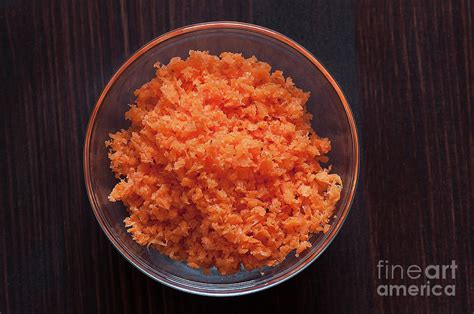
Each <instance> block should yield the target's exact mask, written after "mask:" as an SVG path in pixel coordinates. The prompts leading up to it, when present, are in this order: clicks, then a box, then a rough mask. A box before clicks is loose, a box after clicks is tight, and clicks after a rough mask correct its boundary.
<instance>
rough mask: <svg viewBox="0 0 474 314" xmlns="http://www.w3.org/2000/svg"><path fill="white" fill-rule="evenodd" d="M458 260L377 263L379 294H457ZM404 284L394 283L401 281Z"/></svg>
mask: <svg viewBox="0 0 474 314" xmlns="http://www.w3.org/2000/svg"><path fill="white" fill-rule="evenodd" d="M457 268H458V266H457V265H456V261H454V260H453V261H451V263H450V264H447V265H436V264H433V265H427V266H425V267H421V266H419V265H409V266H402V265H395V264H391V263H390V262H389V261H387V260H379V261H378V263H377V276H378V280H379V282H382V283H381V284H379V285H378V286H377V294H378V295H379V296H424V297H429V296H455V295H456V285H455V284H454V280H455V279H456V269H457ZM399 282H401V283H402V284H393V283H399Z"/></svg>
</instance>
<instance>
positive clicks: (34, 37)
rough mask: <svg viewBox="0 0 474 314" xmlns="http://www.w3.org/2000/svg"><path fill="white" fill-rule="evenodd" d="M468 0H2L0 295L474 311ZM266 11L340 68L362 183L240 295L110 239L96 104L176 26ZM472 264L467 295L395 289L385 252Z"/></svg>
mask: <svg viewBox="0 0 474 314" xmlns="http://www.w3.org/2000/svg"><path fill="white" fill-rule="evenodd" d="M472 12H473V8H472V3H471V2H470V1H469V0H464V1H454V0H448V1H433V2H429V5H428V4H427V3H426V2H425V3H422V2H421V1H420V2H418V3H414V2H403V1H402V2H393V1H375V0H372V1H370V0H361V1H358V2H355V3H352V2H351V1H330V2H329V1H297V2H296V1H295V2H290V1H249V0H243V1H223V0H221V1H196V0H193V1H172V0H168V1H125V0H121V1H112V0H105V1H94V0H89V1H87V0H84V1H78V0H73V1H44V2H41V1H38V2H35V1H31V2H30V1H18V2H17V1H7V2H4V3H3V2H2V3H1V4H0V42H1V44H2V49H1V50H0V60H1V66H2V71H0V77H1V84H0V86H1V87H0V88H1V89H0V92H1V93H0V95H1V96H2V98H3V101H2V114H1V120H0V121H1V125H0V156H1V163H0V170H1V171H2V173H3V175H2V177H1V179H0V191H1V193H0V206H1V208H0V219H1V221H2V222H3V227H2V228H0V266H1V274H0V312H1V313H2V314H3V313H46V312H52V313H69V312H72V313H134V312H136V313H146V312H150V313H155V312H156V313H221V312H224V313H246V312H249V313H251V312H252V310H253V309H255V306H256V305H257V306H258V307H259V308H262V309H265V311H268V312H270V311H272V312H275V313H316V312H323V313H326V312H330V313H382V312H387V313H408V312H416V313H428V312H439V313H472V311H473V310H474V305H473V298H474V296H473V295H474V287H473V285H474V283H473V280H472V278H474V268H473V243H472V241H473V240H472V239H473V237H472V234H474V230H473V227H472V225H473V224H472V205H473V199H472V195H473V194H474V193H473V192H474V188H473V180H472V178H473V172H472V167H473V152H472V147H474V142H473V140H472V100H473V98H474V93H473V80H472V75H473V73H474V68H473V67H474V65H473V51H472V49H473V47H472V39H473V35H472V31H473V25H472V20H473V18H472ZM210 20H239V21H244V22H252V23H256V24H259V25H263V26H267V27H270V28H273V29H275V30H277V31H280V32H282V33H284V34H286V35H288V36H290V37H292V38H293V39H295V40H296V41H298V42H300V43H301V44H303V46H305V47H306V48H308V49H309V50H310V51H312V52H313V53H314V54H315V55H316V56H317V57H318V59H320V60H321V61H322V63H323V64H324V65H326V66H327V68H328V69H329V71H330V72H331V73H332V74H333V75H334V77H335V78H336V80H337V81H338V82H340V84H341V85H342V88H343V90H344V92H345V93H346V95H347V97H348V99H349V102H350V103H351V105H352V108H353V110H354V112H355V115H356V118H357V121H358V127H359V131H360V133H361V140H362V142H361V145H362V147H361V149H362V159H361V162H362V168H361V171H362V172H361V181H360V185H359V190H358V196H357V199H356V201H355V203H354V206H353V208H352V210H351V213H350V215H349V218H348V220H347V222H346V224H345V225H344V228H343V229H342V231H341V233H340V234H339V235H338V237H337V238H336V240H335V241H334V243H333V244H332V245H331V247H330V248H329V249H328V250H327V251H326V252H325V253H324V254H323V255H322V257H321V258H320V259H318V261H316V262H315V264H313V265H312V266H311V267H310V268H309V269H307V270H305V271H304V272H303V273H302V274H300V275H298V276H297V277H296V278H293V279H291V280H289V281H288V282H285V283H283V284H281V285H279V286H277V287H274V288H272V289H270V290H267V291H264V292H261V293H258V294H255V295H251V296H245V297H240V298H227V299H213V298H206V297H198V296H192V295H188V294H184V293H181V292H178V291H175V290H173V289H170V288H167V287H164V286H163V285H161V284H158V283H156V282H154V281H152V280H151V279H149V278H147V277H146V276H145V275H143V274H141V273H140V272H139V271H138V270H136V269H135V268H134V267H133V266H131V265H130V264H129V263H128V262H126V261H125V259H124V258H123V257H121V256H120V254H119V253H118V252H116V251H115V249H114V248H113V247H112V245H111V244H110V243H109V242H108V240H107V239H106V237H105V235H104V234H103V232H102V231H101V229H100V227H99V225H98V223H97V222H96V220H95V218H94V215H93V213H92V211H91V210H90V206H89V203H88V200H87V196H86V192H85V188H84V182H83V178H82V148H83V141H84V135H85V129H86V125H87V121H88V118H89V114H90V112H91V110H92V107H93V105H94V103H95V101H96V99H97V97H98V95H99V93H100V91H101V89H102V88H103V87H104V86H105V84H106V83H107V81H108V79H109V78H110V77H111V76H112V74H113V73H114V71H115V70H117V69H118V67H119V66H120V65H121V63H122V62H123V61H124V60H125V59H126V58H127V57H128V56H130V55H131V54H132V53H133V52H134V51H135V50H137V49H138V48H139V47H141V46H142V45H144V44H145V43H146V42H148V41H149V40H151V39H153V38H155V37H157V36H158V35H160V34H162V33H164V32H166V31H169V30H171V29H173V28H176V27H179V26H183V25H187V24H192V23H197V22H203V21H210ZM379 259H388V260H390V262H392V263H397V264H404V265H409V264H419V265H427V264H444V263H449V262H450V261H451V260H453V259H454V260H456V262H457V264H458V265H459V271H458V276H457V278H456V282H455V283H456V289H457V290H456V293H457V296H456V297H455V298H448V297H437V298H433V297H416V298H415V297H405V298H396V297H393V298H384V297H379V296H377V294H376V287H377V285H378V284H379V283H380V282H379V280H378V279H377V274H376V264H377V261H378V260H379Z"/></svg>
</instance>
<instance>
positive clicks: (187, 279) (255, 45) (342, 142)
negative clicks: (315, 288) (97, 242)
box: [84, 22, 359, 296]
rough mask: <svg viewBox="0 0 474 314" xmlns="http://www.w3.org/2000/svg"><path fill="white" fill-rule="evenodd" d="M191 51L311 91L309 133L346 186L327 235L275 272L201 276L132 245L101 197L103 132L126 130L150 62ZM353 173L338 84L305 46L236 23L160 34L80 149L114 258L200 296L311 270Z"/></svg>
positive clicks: (106, 187) (118, 210)
mask: <svg viewBox="0 0 474 314" xmlns="http://www.w3.org/2000/svg"><path fill="white" fill-rule="evenodd" d="M189 50H207V51H209V52H210V53H212V54H219V53H220V52H223V51H230V52H240V53H242V54H243V55H244V56H245V57H250V56H252V55H255V56H256V57H257V58H258V60H260V61H265V62H268V63H269V64H270V65H271V66H272V68H273V70H275V69H279V70H283V73H284V75H285V76H290V77H292V78H293V80H294V81H295V83H296V85H297V86H298V87H300V88H302V89H303V90H305V91H310V92H311V97H310V99H309V102H308V110H309V111H311V113H313V115H314V121H313V128H314V129H315V131H316V133H317V134H318V135H320V136H322V137H329V138H330V139H331V142H332V151H331V153H330V154H329V157H330V164H332V166H333V172H335V173H338V174H339V175H340V176H341V177H342V180H343V184H344V188H343V190H342V195H341V199H340V201H339V203H338V205H337V212H336V216H335V218H334V219H333V221H332V223H331V228H330V230H329V232H327V233H326V234H317V235H314V236H313V237H312V239H311V243H312V247H311V248H310V249H307V250H306V251H304V252H303V253H302V254H300V256H299V257H295V256H294V254H291V255H289V256H288V257H287V258H286V259H285V260H284V261H283V262H282V263H280V264H279V265H277V266H275V267H268V268H263V269H260V270H256V271H245V270H243V271H240V272H239V273H237V274H234V275H230V276H221V275H219V274H218V273H217V271H215V270H213V271H211V274H210V275H205V274H203V273H202V272H201V271H199V270H195V269H192V268H190V267H188V266H187V265H186V264H185V263H181V262H176V261H173V260H171V259H169V258H168V257H166V256H163V255H161V254H160V253H158V252H157V251H155V250H153V249H147V248H146V247H143V246H140V245H138V244H137V243H135V242H134V241H133V240H132V238H131V236H130V235H129V234H128V233H127V232H126V229H125V227H124V224H123V220H124V218H125V217H126V214H127V213H126V210H125V208H124V206H123V205H122V204H121V203H112V202H110V201H109V200H108V199H107V196H108V195H109V193H110V191H111V190H112V188H113V186H114V185H115V183H116V182H117V180H116V179H115V177H114V175H113V174H112V171H111V170H110V168H109V160H108V158H107V149H106V147H105V146H104V142H105V141H106V140H107V139H108V134H109V133H113V132H116V131H117V130H119V129H121V128H127V127H128V124H129V123H128V122H127V121H126V120H125V118H124V113H125V112H126V111H127V110H128V109H129V106H128V105H129V104H130V103H133V101H134V96H133V91H134V90H135V89H137V88H138V87H140V86H141V85H142V84H144V83H145V82H147V81H149V80H150V79H151V78H152V77H153V76H154V73H155V71H154V68H153V64H154V63H155V62H156V61H160V62H161V63H167V62H168V61H169V60H170V58H172V57H176V56H180V57H182V58H185V57H186V56H187V55H188V51H189ZM358 169H359V156H358V139H357V132H356V127H355V123H354V118H353V116H352V112H351V109H350V107H349V105H348V103H347V101H346V99H345V97H344V95H343V93H342V91H341V89H340V88H339V86H338V85H337V83H336V82H335V81H334V79H333V78H332V77H331V76H330V75H329V73H328V72H327V71H326V69H324V67H323V66H322V65H321V64H320V63H319V62H318V61H317V60H316V59H315V58H314V57H313V56H312V55H311V54H310V53H309V52H308V51H307V50H306V49H304V48H303V47H301V46H300V45H298V44H297V43H295V42H294V41H292V40H291V39H289V38H287V37H285V36H283V35H281V34H279V33H277V32H275V31H272V30H270V29H266V28H263V27H259V26H255V25H251V24H244V23H237V22H212V23H204V24H197V25H191V26H188V27H183V28H180V29H177V30H174V31H171V32H169V33H166V34H164V35H162V36H160V37H158V38H156V39H155V40H153V41H151V42H150V43H148V44H147V45H145V46H144V47H143V48H141V49H140V50H138V51H137V52H136V53H135V54H134V55H133V56H132V57H131V58H130V59H128V60H127V61H126V62H125V63H124V64H123V65H122V67H121V68H120V69H119V70H118V71H117V73H115V75H114V76H113V77H112V79H111V80H110V81H109V83H108V84H107V86H106V87H105V89H104V91H103V92H102V94H101V95H100V98H99V100H98V101H97V104H96V106H95V108H94V110H93V112H92V115H91V118H90V121H89V125H88V128H87V134H86V139H85V146H84V177H85V183H86V186H87V192H88V195H89V200H90V202H91V205H92V209H93V210H94V214H95V216H96V217H97V220H98V221H99V224H100V225H101V227H102V229H103V230H104V232H105V233H106V235H107V237H108V238H109V239H110V241H111V242H112V243H113V245H114V246H115V247H116V248H117V249H118V250H119V252H120V253H121V254H122V255H123V256H124V257H125V258H126V259H127V260H129V261H130V263H132V264H133V265H135V266H136V267H137V268H138V269H140V270H141V271H142V272H143V273H145V274H146V275H148V276H150V277H151V278H153V279H155V280H157V281H159V282H161V283H163V284H165V285H168V286H170V287H173V288H176V289H179V290H182V291H186V292H190V293H195V294H201V295H211V296H230V295H242V294H247V293H251V292H255V291H259V290H263V289H265V288H269V287H271V286H274V285H276V284H278V283H281V282H283V281H285V280H287V279H289V278H290V277H292V276H294V275H296V274H297V273H299V272H300V271H301V270H303V269H304V268H305V267H307V266H308V265H310V264H311V262H313V261H314V260H315V259H316V258H317V257H318V256H319V255H320V254H321V253H322V252H323V251H324V250H325V249H326V248H327V247H328V245H329V244H330V243H331V241H332V240H333V239H334V237H335V236H336V234H337V233H338V231H339V230H340V228H341V226H342V224H343V222H344V220H345V219H346V217H347V214H348V212H349V208H350V206H351V203H352V199H353V197H354V193H355V188H356V182H357V177H358Z"/></svg>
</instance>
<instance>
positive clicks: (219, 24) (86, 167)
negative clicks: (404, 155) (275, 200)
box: [83, 21, 360, 297]
mask: <svg viewBox="0 0 474 314" xmlns="http://www.w3.org/2000/svg"><path fill="white" fill-rule="evenodd" d="M209 29H240V30H245V31H250V32H254V33H258V34H260V35H264V36H268V37H271V38H273V39H276V40H278V41H280V42H282V43H284V44H286V45H288V46H290V47H291V48H293V49H295V50H296V51H297V52H299V53H301V54H302V55H303V56H304V57H306V58H307V59H308V60H309V61H310V62H311V63H312V64H313V65H314V66H315V67H316V68H317V69H318V70H319V71H320V72H321V73H322V74H323V75H324V77H325V78H326V79H327V80H328V82H329V83H330V84H331V86H332V87H333V88H334V90H335V91H336V93H337V95H338V97H339V99H340V101H341V103H342V105H343V107H344V111H345V113H346V118H347V120H348V122H349V126H350V130H351V138H352V143H353V149H352V150H353V151H352V153H353V155H354V163H355V164H354V165H353V167H354V176H353V178H352V186H351V187H350V191H349V196H348V200H347V202H346V204H345V206H344V209H343V211H342V214H341V215H340V217H339V219H337V220H336V221H335V226H333V227H332V228H331V230H330V234H329V235H327V234H326V235H325V236H324V238H323V239H322V241H323V242H322V243H320V244H319V248H318V250H316V251H315V252H313V253H312V254H311V255H309V256H308V257H307V258H306V260H305V261H304V263H302V264H300V265H299V266H298V267H296V268H295V269H293V270H291V271H288V272H282V273H281V274H280V276H278V277H277V278H272V279H270V280H268V281H267V282H263V283H259V284H258V285H256V286H253V287H250V288H248V287H247V288H245V287H239V288H237V289H236V290H232V291H219V290H209V289H205V288H196V287H191V286H189V285H185V284H182V283H178V282H176V281H172V280H169V279H168V278H166V277H164V276H163V277H157V276H156V275H155V274H152V273H151V272H149V271H148V270H147V269H146V268H145V267H143V266H144V265H140V264H139V262H138V259H137V258H136V256H133V255H134V254H130V253H129V252H128V251H127V250H125V249H123V248H122V244H121V243H120V241H118V240H117V239H116V238H115V237H114V235H113V234H112V232H111V231H110V230H109V229H108V228H107V226H106V225H107V222H106V220H105V217H103V215H102V214H101V212H100V211H99V207H100V206H99V204H98V203H97V200H96V198H95V196H94V193H93V189H92V180H91V173H90V164H89V157H90V143H91V138H92V131H93V129H94V125H95V120H96V116H97V113H98V112H99V109H100V107H101V106H102V103H103V100H104V99H105V97H106V95H107V94H108V92H109V90H110V89H111V87H112V86H113V85H114V83H115V81H116V80H117V78H118V77H119V76H120V75H121V74H122V73H123V72H124V71H125V70H126V69H127V68H128V67H129V66H130V65H131V64H132V63H133V62H134V61H135V60H137V59H138V58H139V57H140V56H142V55H143V54H144V53H146V52H147V51H148V50H150V49H151V48H153V47H155V46H156V45H158V44H160V43H162V42H164V41H166V40H168V39H171V38H174V37H176V36H180V35H182V34H186V33H190V32H195V31H201V30H209ZM359 158H360V156H359V137H358V133H357V127H356V124H355V119H354V116H353V113H352V110H351V108H350V105H349V103H348V102H347V100H346V97H345V96H344V94H343V92H342V90H341V88H340V87H339V85H338V84H337V82H336V81H335V79H334V78H333V77H332V76H331V75H330V74H329V72H328V71H327V70H326V68H325V67H324V66H323V65H322V64H321V63H320V62H319V61H318V60H317V59H316V58H315V57H314V56H313V55H312V54H311V53H310V52H309V51H308V50H306V48H304V47H303V46H301V45H300V44H298V43H297V42H295V41H294V40H292V39H290V38H289V37H287V36H285V35H283V34H281V33H279V32H276V31H274V30H272V29H269V28H266V27H263V26H259V25H254V24H250V23H244V22H235V21H213V22H205V23H198V24H191V25H187V26H183V27H180V28H177V29H174V30H171V31H169V32H167V33H164V34H162V35H161V36H158V37H156V38H155V39H153V40H151V41H150V42H148V43H147V44H145V45H144V46H143V47H141V48H140V49H138V50H137V51H136V52H135V53H134V54H133V55H132V56H131V57H129V58H128V59H127V60H126V61H125V62H124V63H123V64H122V65H121V66H120V68H119V69H118V70H117V71H116V72H115V74H114V75H113V76H112V78H111V79H110V80H109V81H108V83H107V85H106V86H105V87H104V89H103V90H102V92H101V94H100V96H99V99H98V100H97V102H96V104H95V106H94V109H93V111H92V113H91V116H90V118H89V122H88V125H87V131H86V136H85V141H84V150H83V171H84V180H85V184H86V189H87V195H88V198H89V202H90V204H91V206H92V210H93V212H94V215H95V217H96V219H97V221H98V223H99V225H100V226H101V228H102V230H103V231H104V233H105V234H106V236H107V238H108V239H109V241H110V242H111V243H112V244H113V246H114V247H115V248H116V249H117V251H119V252H120V254H121V255H122V256H123V257H125V259H126V260H128V261H129V262H130V263H131V264H132V265H134V266H135V267H136V268H137V269H138V270H140V271H141V272H142V273H144V274H145V275H147V276H148V277H150V278H152V279H153V280H155V281H158V282H160V283H162V284H164V285H166V286H168V287H171V288H174V289H177V290H180V291H183V292H188V293H191V294H197V295H203V296H217V297H226V296H239V295H246V294H250V293H254V292H258V291H262V290H265V289H268V288H270V287H273V286H275V285H277V284H280V283H282V282H284V281H286V280H288V279H290V278H292V277H294V276H295V275H297V274H298V273H300V272H301V271H303V270H304V269H305V268H306V267H308V266H309V265H310V264H312V263H313V262H314V261H315V260H316V259H318V258H319V256H321V254H322V253H323V252H324V251H325V250H326V249H327V248H328V247H329V245H330V244H331V243H332V241H333V240H334V238H335V237H336V236H337V234H338V233H339V231H340V229H341V227H342V225H343V224H344V222H345V221H346V219H347V216H348V214H349V211H350V208H351V206H352V203H353V201H354V196H355V192H356V189H357V183H358V179H359V167H360V165H359V163H360V160H359Z"/></svg>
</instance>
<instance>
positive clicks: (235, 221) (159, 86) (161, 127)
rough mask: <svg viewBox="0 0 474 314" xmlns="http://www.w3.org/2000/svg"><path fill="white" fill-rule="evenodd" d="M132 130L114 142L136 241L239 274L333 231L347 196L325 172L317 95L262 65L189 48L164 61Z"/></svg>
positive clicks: (141, 97)
mask: <svg viewBox="0 0 474 314" xmlns="http://www.w3.org/2000/svg"><path fill="white" fill-rule="evenodd" d="M155 68H156V76H155V77H154V78H153V79H152V80H151V81H150V82H148V83H146V84H145V85H143V86H142V87H141V88H140V89H138V90H136V91H135V96H136V102H135V104H133V105H131V108H130V110H129V111H128V112H127V113H126V114H125V116H126V118H127V119H128V120H130V121H131V126H130V128H129V129H128V130H121V131H119V132H117V133H114V134H110V137H111V139H110V140H109V141H107V142H106V145H107V146H108V147H109V158H110V161H111V168H112V170H113V171H114V173H115V174H116V177H117V178H119V179H120V182H119V183H118V184H117V185H116V186H115V188H114V189H113V191H112V192H111V194H110V196H109V199H110V200H111V201H122V202H123V204H125V206H126V207H127V208H128V212H129V217H127V218H126V219H125V220H124V222H125V225H126V227H127V228H128V232H129V233H131V235H132V236H133V239H134V240H135V241H136V242H137V243H139V244H141V245H147V246H152V247H154V248H156V249H157V250H159V251H160V252H161V253H163V254H166V255H168V256H169V257H171V258H172V259H175V260H180V261H185V262H186V263H187V264H188V265H189V266H190V267H193V268H201V269H203V270H205V271H208V270H209V269H210V268H212V267H214V266H215V267H216V268H217V269H218V270H219V272H220V273H221V274H232V273H235V272H237V271H239V270H240V269H241V265H243V266H244V267H245V268H246V269H247V270H252V269H255V268H260V267H263V266H273V265H276V264H277V263H279V262H281V261H283V260H284V259H285V257H286V256H287V255H288V254H289V253H290V252H292V251H295V252H296V254H299V253H301V252H302V251H304V250H305V249H307V248H309V247H310V246H311V244H310V241H309V239H310V236H311V235H312V234H315V233H319V232H327V231H328V229H329V224H328V223H329V220H330V218H331V217H332V216H333V215H334V210H335V204H336V203H337V201H338V200H339V197H340V191H341V188H342V182H341V178H340V177H339V176H338V175H337V174H330V173H329V170H330V168H329V169H323V168H322V167H321V165H320V162H327V157H326V156H325V154H327V153H328V152H329V151H330V149H331V146H330V141H329V139H327V138H320V137H318V136H317V135H316V134H315V132H314V131H313V129H312V128H311V124H310V121H311V119H312V116H311V114H309V113H308V112H307V111H306V107H305V104H306V102H307V101H308V98H309V93H305V92H303V91H302V90H301V89H298V88H297V87H296V86H295V85H294V84H293V82H292V80H291V78H289V77H288V78H285V77H284V76H283V73H282V72H281V71H274V72H273V73H272V72H271V67H270V65H269V64H267V63H264V62H260V61H258V60H257V59H256V58H255V57H252V58H248V59H246V58H244V57H243V56H242V55H241V54H234V53H228V52H225V53H222V54H221V55H220V56H214V55H210V54H208V53H207V52H200V51H190V52H189V57H188V58H187V59H186V60H182V59H180V58H173V59H171V61H170V62H169V64H168V65H163V66H160V65H159V64H155Z"/></svg>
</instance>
